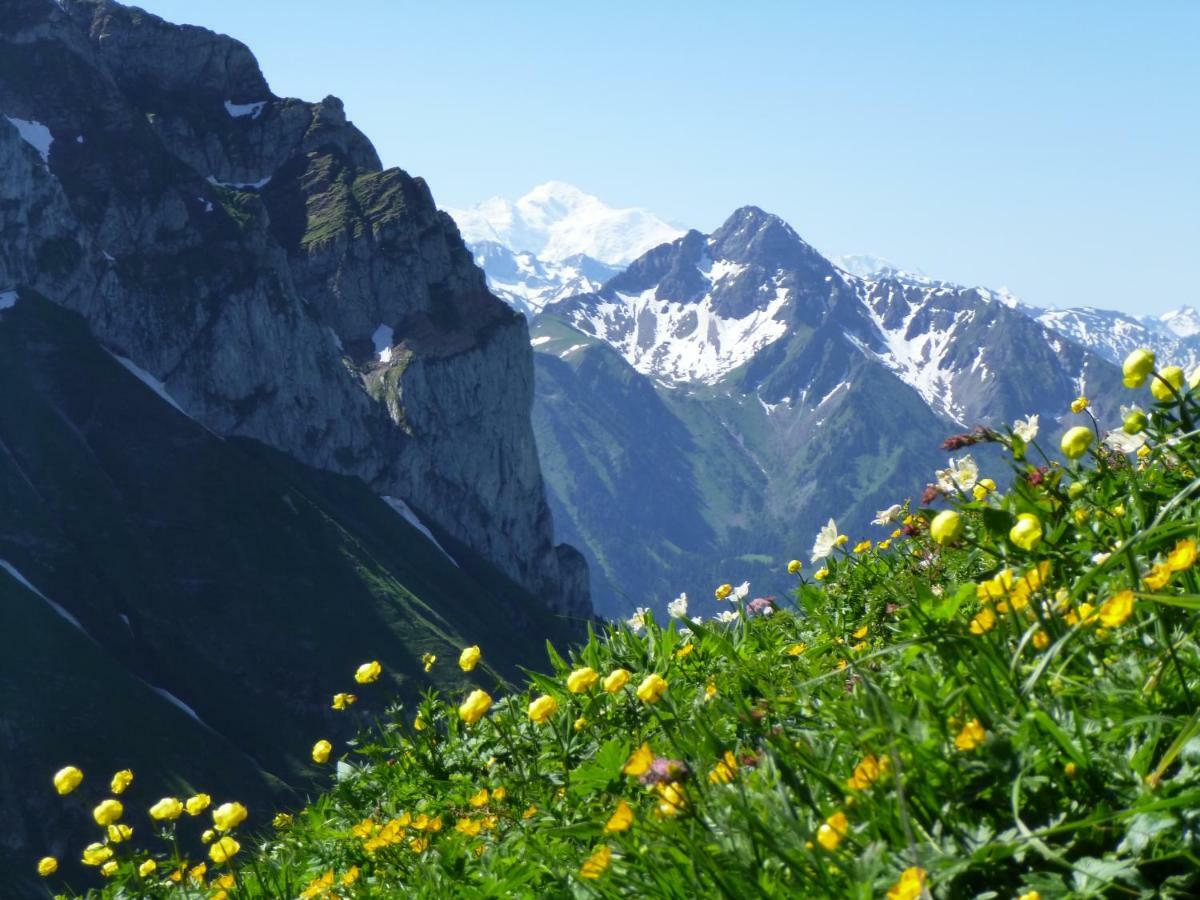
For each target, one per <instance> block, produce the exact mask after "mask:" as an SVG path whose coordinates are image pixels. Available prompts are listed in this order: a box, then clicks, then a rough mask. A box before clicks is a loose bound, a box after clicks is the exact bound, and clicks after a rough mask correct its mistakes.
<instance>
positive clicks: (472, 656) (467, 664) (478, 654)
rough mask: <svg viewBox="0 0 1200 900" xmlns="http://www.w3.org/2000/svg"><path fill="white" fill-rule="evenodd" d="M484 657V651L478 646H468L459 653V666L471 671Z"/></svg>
mask: <svg viewBox="0 0 1200 900" xmlns="http://www.w3.org/2000/svg"><path fill="white" fill-rule="evenodd" d="M482 658H483V651H482V650H480V649H479V647H477V646H472V647H467V648H466V649H465V650H463V652H462V653H460V654H459V655H458V667H459V668H460V669H462V670H463V671H464V672H470V671H471V670H472V669H474V668H475V667H476V666H477V665H479V660H480V659H482Z"/></svg>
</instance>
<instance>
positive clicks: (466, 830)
mask: <svg viewBox="0 0 1200 900" xmlns="http://www.w3.org/2000/svg"><path fill="white" fill-rule="evenodd" d="M482 829H483V822H482V821H481V820H480V819H472V818H470V817H466V818H462V819H459V820H458V822H456V823H455V825H454V830H455V831H457V832H459V833H460V834H465V835H466V836H467V837H475V836H476V835H477V834H479V832H480V831H481V830H482Z"/></svg>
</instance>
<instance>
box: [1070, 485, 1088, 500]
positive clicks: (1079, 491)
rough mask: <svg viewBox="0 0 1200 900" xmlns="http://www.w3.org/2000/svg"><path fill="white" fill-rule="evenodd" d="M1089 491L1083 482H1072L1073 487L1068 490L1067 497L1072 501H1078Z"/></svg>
mask: <svg viewBox="0 0 1200 900" xmlns="http://www.w3.org/2000/svg"><path fill="white" fill-rule="evenodd" d="M1085 490H1087V488H1086V487H1085V486H1084V483H1083V482H1082V481H1072V482H1071V486H1070V487H1069V488H1067V496H1068V497H1070V498H1071V499H1072V500H1078V499H1079V498H1080V497H1081V496H1083V492H1084V491H1085Z"/></svg>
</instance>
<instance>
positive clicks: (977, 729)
mask: <svg viewBox="0 0 1200 900" xmlns="http://www.w3.org/2000/svg"><path fill="white" fill-rule="evenodd" d="M986 736H987V732H986V731H984V730H983V726H982V725H980V724H979V720H978V719H972V720H971V721H970V722H968V723H967V724H966V725H964V726H963V729H962V731H960V732H959V733H958V736H957V737H955V738H954V746H955V747H957V748H958V749H959V750H962V751H964V752H966V751H967V750H974V749H975V748H976V747H978V746H979V745H980V744H982V743H983V739H984V737H986Z"/></svg>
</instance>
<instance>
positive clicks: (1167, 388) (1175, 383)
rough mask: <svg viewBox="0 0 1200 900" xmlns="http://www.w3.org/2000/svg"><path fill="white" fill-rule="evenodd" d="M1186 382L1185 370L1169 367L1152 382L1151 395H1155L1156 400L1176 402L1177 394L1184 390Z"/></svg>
mask: <svg viewBox="0 0 1200 900" xmlns="http://www.w3.org/2000/svg"><path fill="white" fill-rule="evenodd" d="M1184 380H1185V379H1184V375H1183V369H1181V368H1179V366H1167V367H1166V368H1165V369H1163V370H1162V371H1161V372H1159V373H1158V377H1157V378H1155V379H1154V380H1153V381H1151V382H1150V393H1151V394H1153V395H1154V399H1155V400H1159V401H1161V402H1163V403H1167V402H1168V401H1171V400H1174V399H1175V394H1176V393H1178V392H1181V391H1182V390H1183V384H1184ZM1172 388H1173V389H1174V390H1172Z"/></svg>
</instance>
